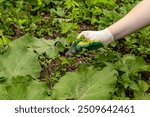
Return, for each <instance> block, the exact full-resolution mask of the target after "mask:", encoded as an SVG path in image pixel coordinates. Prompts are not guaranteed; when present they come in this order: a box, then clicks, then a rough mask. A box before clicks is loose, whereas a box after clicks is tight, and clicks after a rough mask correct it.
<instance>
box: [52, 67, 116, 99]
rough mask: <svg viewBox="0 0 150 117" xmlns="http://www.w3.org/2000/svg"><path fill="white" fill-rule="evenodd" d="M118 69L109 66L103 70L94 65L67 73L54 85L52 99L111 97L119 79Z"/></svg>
mask: <svg viewBox="0 0 150 117" xmlns="http://www.w3.org/2000/svg"><path fill="white" fill-rule="evenodd" d="M116 73H117V72H116V71H115V70H114V69H113V67H112V66H107V67H105V68H104V69H103V70H101V71H96V70H95V69H93V68H92V67H88V68H86V67H85V68H82V69H80V70H79V71H77V72H75V73H67V74H66V75H65V76H64V77H62V78H61V79H60V81H59V82H58V83H57V84H56V85H55V86H54V89H53V92H52V99H63V100H64V99H78V100H92V99H93V100H102V99H104V100H105V99H111V97H112V94H113V92H114V88H115V85H116V81H117V76H116Z"/></svg>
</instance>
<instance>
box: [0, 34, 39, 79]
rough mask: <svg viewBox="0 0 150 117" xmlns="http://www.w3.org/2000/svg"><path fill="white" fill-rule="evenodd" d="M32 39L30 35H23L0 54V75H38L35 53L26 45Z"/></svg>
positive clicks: (7, 76)
mask: <svg viewBox="0 0 150 117" xmlns="http://www.w3.org/2000/svg"><path fill="white" fill-rule="evenodd" d="M33 41H34V38H33V37H32V36H30V35H25V36H23V37H21V38H19V39H17V40H15V41H13V42H12V43H11V44H10V45H9V46H10V47H9V48H8V50H7V51H6V52H5V53H3V54H0V77H5V78H9V77H16V76H26V75H30V76H32V77H33V78H37V77H39V74H40V71H41V68H40V64H39V62H38V56H37V54H35V53H33V51H29V50H28V49H27V45H28V44H29V43H31V42H33Z"/></svg>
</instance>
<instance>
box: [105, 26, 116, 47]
mask: <svg viewBox="0 0 150 117" xmlns="http://www.w3.org/2000/svg"><path fill="white" fill-rule="evenodd" d="M103 32H104V34H105V36H106V40H105V44H109V43H111V42H113V41H114V37H113V35H112V33H111V32H110V30H109V29H108V28H105V29H104V30H103Z"/></svg>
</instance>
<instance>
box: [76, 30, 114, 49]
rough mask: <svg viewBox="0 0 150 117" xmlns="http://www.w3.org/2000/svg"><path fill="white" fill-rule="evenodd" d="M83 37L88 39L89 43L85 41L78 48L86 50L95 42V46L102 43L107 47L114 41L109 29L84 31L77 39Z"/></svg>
mask: <svg viewBox="0 0 150 117" xmlns="http://www.w3.org/2000/svg"><path fill="white" fill-rule="evenodd" d="M82 36H84V37H85V38H86V39H87V41H85V40H84V41H81V42H79V43H78V45H77V48H84V47H88V46H89V45H90V46H92V43H93V42H94V43H93V44H95V42H96V43H98V42H100V43H102V44H103V45H107V44H109V43H111V42H112V41H114V37H113V35H112V34H111V32H110V31H109V29H108V28H106V29H104V30H101V31H83V32H81V33H80V34H79V36H78V37H77V38H80V37H82Z"/></svg>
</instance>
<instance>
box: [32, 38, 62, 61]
mask: <svg viewBox="0 0 150 117" xmlns="http://www.w3.org/2000/svg"><path fill="white" fill-rule="evenodd" d="M29 48H30V50H35V51H36V52H37V53H38V55H42V54H44V53H46V54H47V55H48V57H49V58H52V59H54V58H56V57H58V56H59V52H60V51H62V50H61V49H59V47H57V44H56V41H54V40H45V39H35V40H34V42H33V43H31V44H29Z"/></svg>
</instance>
